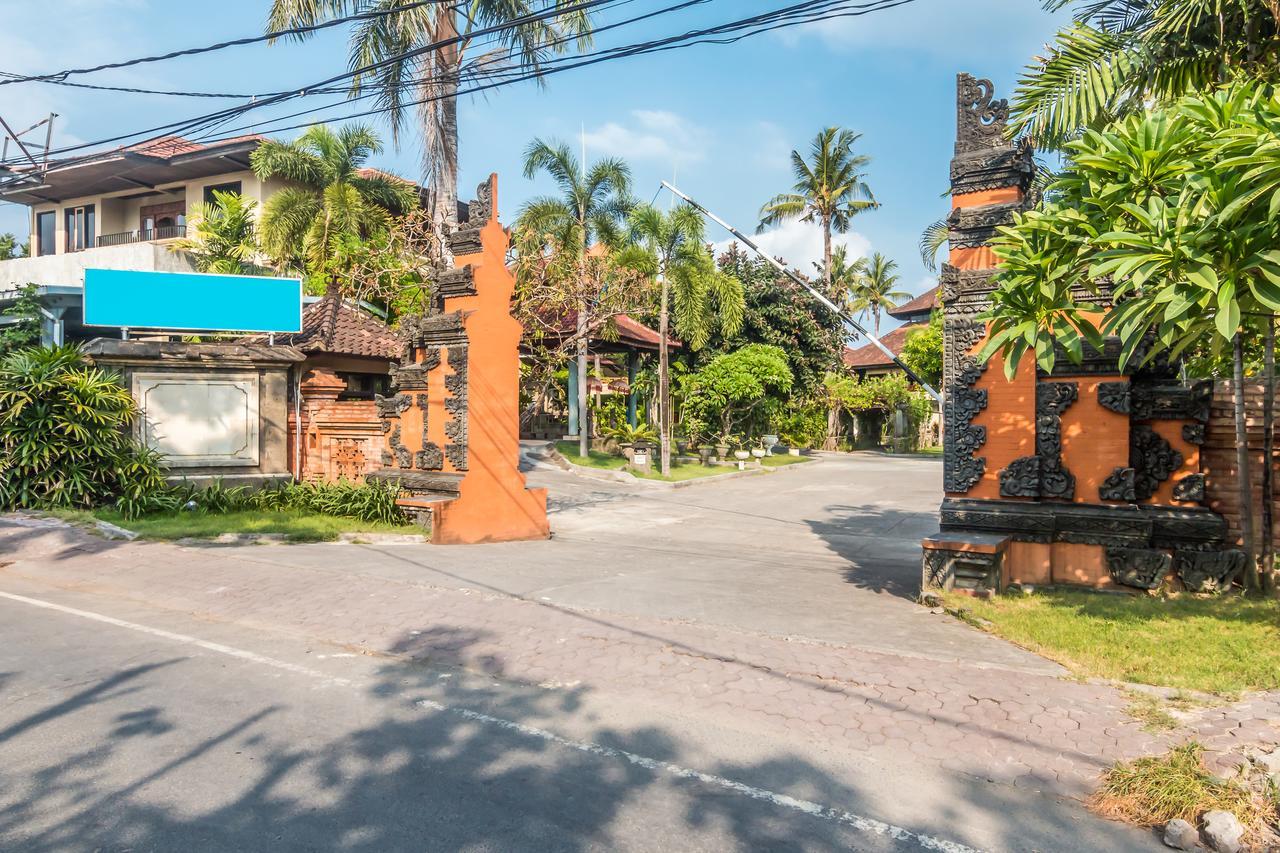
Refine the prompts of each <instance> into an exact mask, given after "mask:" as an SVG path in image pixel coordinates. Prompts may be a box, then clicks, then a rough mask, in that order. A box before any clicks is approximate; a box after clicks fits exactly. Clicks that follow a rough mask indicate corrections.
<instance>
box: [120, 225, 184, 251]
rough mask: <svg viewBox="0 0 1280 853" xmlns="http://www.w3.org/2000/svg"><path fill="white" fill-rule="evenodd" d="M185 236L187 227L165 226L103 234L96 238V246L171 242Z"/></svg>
mask: <svg viewBox="0 0 1280 853" xmlns="http://www.w3.org/2000/svg"><path fill="white" fill-rule="evenodd" d="M185 236H187V226H185V225H165V226H163V227H161V228H146V229H139V230H137V231H121V232H120V233H119V234H103V235H102V236H100V237H99V238H98V245H99V246H123V245H124V244H126V243H146V242H149V241H151V240H171V239H173V238H174V237H185Z"/></svg>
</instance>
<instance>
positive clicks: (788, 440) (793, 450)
mask: <svg viewBox="0 0 1280 853" xmlns="http://www.w3.org/2000/svg"><path fill="white" fill-rule="evenodd" d="M782 442H783V443H784V444H785V445H786V446H787V455H788V456H799V455H800V454H801V453H802V452H803V450H804V445H805V442H804V440H803V439H800V438H797V437H796V436H795V435H793V434H790V433H783V434H782Z"/></svg>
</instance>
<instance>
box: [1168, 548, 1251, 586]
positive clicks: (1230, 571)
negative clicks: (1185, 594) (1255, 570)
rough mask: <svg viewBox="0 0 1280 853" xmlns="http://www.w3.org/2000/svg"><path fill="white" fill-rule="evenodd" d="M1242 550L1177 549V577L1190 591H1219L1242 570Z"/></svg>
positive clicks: (1243, 561) (1229, 583)
mask: <svg viewBox="0 0 1280 853" xmlns="http://www.w3.org/2000/svg"><path fill="white" fill-rule="evenodd" d="M1244 563H1245V555H1244V552H1243V551H1237V550H1230V551H1179V552H1178V556H1177V560H1176V566H1177V571H1178V577H1179V578H1180V579H1181V580H1182V583H1183V585H1184V586H1186V588H1187V589H1188V590H1190V591H1191V592H1221V591H1222V590H1224V589H1226V588H1227V587H1229V586H1230V585H1231V583H1232V581H1233V580H1235V578H1236V576H1237V575H1239V574H1240V572H1242V571H1244Z"/></svg>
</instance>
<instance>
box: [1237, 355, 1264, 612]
mask: <svg viewBox="0 0 1280 853" xmlns="http://www.w3.org/2000/svg"><path fill="white" fill-rule="evenodd" d="M1231 361H1232V371H1233V374H1234V379H1235V386H1236V388H1235V391H1236V393H1235V416H1236V477H1237V479H1238V481H1239V486H1240V533H1241V538H1242V539H1243V540H1244V541H1243V544H1244V551H1245V554H1246V555H1247V557H1248V559H1246V560H1245V583H1246V586H1247V587H1248V588H1249V589H1257V588H1258V561H1257V556H1258V552H1257V549H1256V544H1257V539H1256V537H1255V536H1254V530H1253V483H1252V478H1251V477H1250V465H1249V432H1248V429H1247V427H1246V426H1245V417H1244V413H1245V406H1244V335H1243V334H1242V333H1241V332H1239V331H1237V333H1236V337H1235V341H1234V343H1233V344H1232V358H1231Z"/></svg>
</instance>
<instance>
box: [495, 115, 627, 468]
mask: <svg viewBox="0 0 1280 853" xmlns="http://www.w3.org/2000/svg"><path fill="white" fill-rule="evenodd" d="M540 172H545V173H546V174H547V175H549V176H550V177H551V179H552V180H553V181H554V182H555V184H556V186H557V188H559V190H560V194H559V195H558V196H539V197H537V198H533V199H530V200H529V201H528V202H526V203H525V205H524V207H522V208H521V209H520V214H519V216H518V217H517V220H516V226H517V227H518V228H520V229H523V230H525V231H528V232H532V233H533V234H534V235H537V237H538V238H539V240H540V242H541V243H542V246H541V250H542V251H544V252H550V253H554V254H556V255H557V256H558V257H559V258H560V260H561V261H562V262H564V263H567V264H569V265H571V266H572V267H573V268H574V269H576V271H577V274H578V276H579V277H580V278H582V279H586V277H587V266H588V262H587V256H588V254H589V253H590V250H591V247H592V246H593V245H594V244H595V243H597V242H598V243H600V244H602V245H603V246H605V247H617V246H619V245H620V244H621V243H622V236H623V229H622V224H623V222H624V221H625V219H626V216H627V213H628V212H629V211H630V209H631V201H630V196H629V195H628V193H629V191H630V189H631V169H630V168H629V167H628V166H627V164H626V163H625V162H623V161H622V160H619V159H617V158H613V157H608V158H605V159H602V160H597V161H596V162H594V163H592V164H591V166H590V168H587V167H586V166H585V165H584V164H582V163H579V162H578V158H577V157H575V156H574V155H573V152H572V151H571V150H570V149H569V146H568V145H565V144H564V143H562V142H560V143H551V142H544V141H543V140H541V139H534V140H533V142H532V143H530V144H529V147H528V148H527V149H526V150H525V155H524V176H525V177H526V178H533V177H534V176H535V175H537V174H539V173H540ZM590 311H591V305H590V304H589V300H588V299H586V298H583V299H580V300H579V301H578V304H577V305H576V306H575V313H576V329H575V346H576V349H577V362H578V364H577V368H578V370H577V372H578V387H577V389H576V391H577V398H578V418H579V421H580V422H579V424H578V448H579V453H580V454H581V455H582V456H586V455H587V450H588V446H589V444H590V431H589V430H588V429H587V424H586V419H587V342H588V338H589V337H590V329H591V322H590V316H589V315H590Z"/></svg>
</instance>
